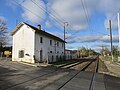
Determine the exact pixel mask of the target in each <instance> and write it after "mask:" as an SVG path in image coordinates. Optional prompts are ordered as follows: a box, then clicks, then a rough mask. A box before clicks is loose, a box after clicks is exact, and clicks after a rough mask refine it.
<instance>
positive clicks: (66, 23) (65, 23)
mask: <svg viewBox="0 0 120 90" xmlns="http://www.w3.org/2000/svg"><path fill="white" fill-rule="evenodd" d="M66 25H67V26H68V22H64V60H65V59H66V57H65V34H66Z"/></svg>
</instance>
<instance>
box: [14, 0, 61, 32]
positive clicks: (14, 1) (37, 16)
mask: <svg viewBox="0 0 120 90" xmlns="http://www.w3.org/2000/svg"><path fill="white" fill-rule="evenodd" d="M13 1H14V2H15V3H16V4H18V5H19V6H21V7H23V8H24V9H26V10H27V11H29V12H30V13H31V14H33V15H35V16H37V17H39V18H42V17H40V16H39V15H38V14H36V13H34V12H32V11H31V10H29V9H28V8H26V7H25V6H23V5H21V4H20V3H18V2H17V1H15V0H13ZM42 19H44V18H42ZM34 23H36V22H34ZM36 24H39V23H36ZM54 27H56V26H54ZM56 28H57V29H56V30H58V29H59V28H58V27H56Z"/></svg>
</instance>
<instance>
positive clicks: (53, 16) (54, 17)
mask: <svg viewBox="0 0 120 90" xmlns="http://www.w3.org/2000/svg"><path fill="white" fill-rule="evenodd" d="M31 1H32V2H33V3H34V4H35V5H36V6H38V7H39V8H40V9H42V10H43V11H45V12H46V13H47V14H49V15H51V17H52V18H53V19H54V20H55V21H56V22H57V23H59V24H60V25H61V26H63V24H61V22H59V21H58V20H60V19H58V18H57V17H56V16H55V15H53V14H50V12H49V11H47V10H46V9H44V8H43V7H41V6H40V5H38V4H37V2H36V1H33V0H31ZM56 18H57V19H56Z"/></svg>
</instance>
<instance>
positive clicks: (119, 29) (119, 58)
mask: <svg viewBox="0 0 120 90" xmlns="http://www.w3.org/2000/svg"><path fill="white" fill-rule="evenodd" d="M118 33H119V45H118V51H119V53H118V62H120V14H119V13H118Z"/></svg>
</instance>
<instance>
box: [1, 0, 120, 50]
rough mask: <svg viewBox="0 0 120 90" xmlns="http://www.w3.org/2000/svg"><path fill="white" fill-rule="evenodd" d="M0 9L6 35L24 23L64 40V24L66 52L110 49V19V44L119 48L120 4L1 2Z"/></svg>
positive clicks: (113, 0) (117, 0) (101, 0)
mask: <svg viewBox="0 0 120 90" xmlns="http://www.w3.org/2000/svg"><path fill="white" fill-rule="evenodd" d="M0 6H1V8H0V18H1V19H4V20H6V22H7V26H8V31H9V32H11V31H12V30H13V29H14V28H15V26H16V23H17V24H18V23H20V22H23V21H24V22H27V23H29V24H31V25H33V26H37V24H41V25H42V29H44V30H45V31H47V32H49V33H52V34H54V35H57V36H59V37H61V38H63V26H64V22H67V23H68V24H67V23H66V24H65V26H66V41H67V42H68V43H67V45H66V47H67V48H68V49H77V48H79V47H82V46H84V47H88V48H93V49H96V50H97V49H98V48H100V46H101V45H104V46H108V47H109V45H110V38H109V37H110V36H109V25H108V20H109V19H111V20H112V32H113V44H114V45H118V30H117V13H118V12H120V0H0ZM16 21H17V22H16Z"/></svg>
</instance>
